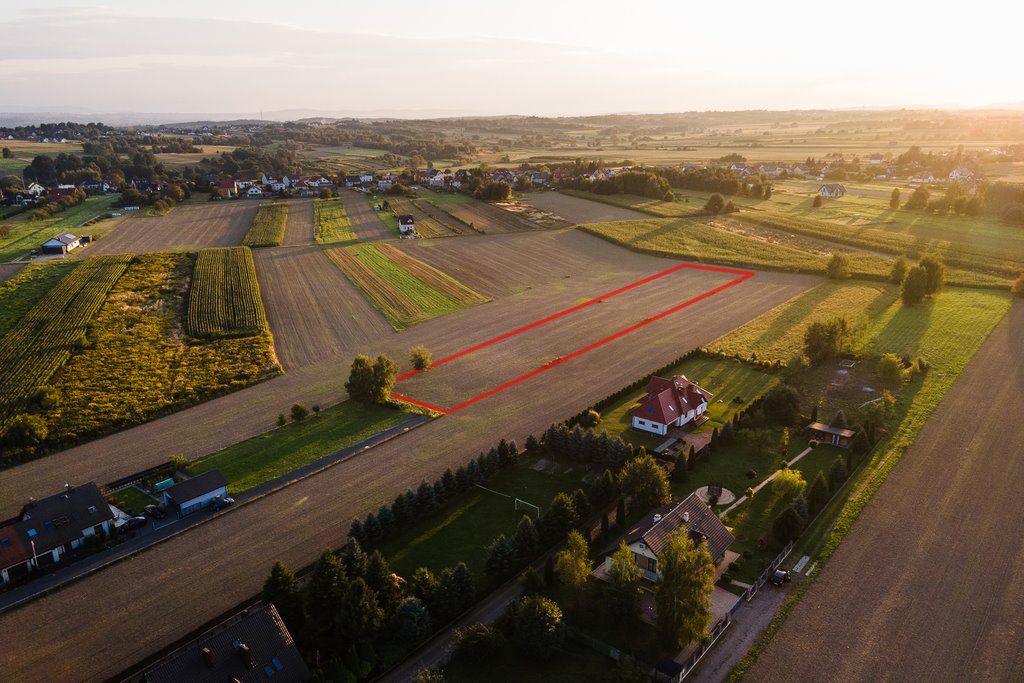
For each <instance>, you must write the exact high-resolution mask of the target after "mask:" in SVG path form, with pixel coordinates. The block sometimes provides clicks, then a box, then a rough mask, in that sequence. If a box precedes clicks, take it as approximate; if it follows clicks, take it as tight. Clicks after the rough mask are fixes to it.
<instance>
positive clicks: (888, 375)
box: [875, 353, 903, 384]
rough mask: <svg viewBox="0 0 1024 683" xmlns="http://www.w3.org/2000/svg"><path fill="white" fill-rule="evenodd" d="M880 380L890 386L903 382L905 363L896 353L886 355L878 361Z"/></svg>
mask: <svg viewBox="0 0 1024 683" xmlns="http://www.w3.org/2000/svg"><path fill="white" fill-rule="evenodd" d="M875 372H877V373H878V378H879V379H881V380H882V381H883V382H886V383H888V384H899V383H900V382H902V381H903V361H902V360H900V357H899V356H897V355H896V354H895V353H885V354H882V357H881V358H879V359H878V365H876V366H875Z"/></svg>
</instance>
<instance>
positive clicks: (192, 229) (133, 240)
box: [85, 200, 257, 255]
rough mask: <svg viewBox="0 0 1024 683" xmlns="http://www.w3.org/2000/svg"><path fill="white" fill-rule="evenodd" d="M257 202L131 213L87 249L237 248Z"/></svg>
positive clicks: (91, 252)
mask: <svg viewBox="0 0 1024 683" xmlns="http://www.w3.org/2000/svg"><path fill="white" fill-rule="evenodd" d="M256 207H257V204H256V203H251V202H248V201H242V200H237V201H219V202H204V203H197V204H186V205H182V206H178V207H177V208H175V209H174V211H172V212H171V213H169V214H167V215H166V216H159V217H158V216H154V217H147V216H131V217H128V218H124V219H123V222H122V223H121V225H120V226H119V227H118V228H117V229H116V230H114V231H113V232H112V233H111V234H110V235H108V236H107V237H106V238H104V239H102V240H100V241H98V242H97V243H96V244H94V245H92V246H90V247H89V248H88V249H86V251H85V254H86V255H94V254H144V253H150V252H167V251H195V250H197V249H207V248H211V247H234V246H237V245H239V244H241V243H242V238H243V237H244V236H245V234H246V231H247V230H248V229H249V226H250V225H251V224H252V219H253V215H254V214H255V213H256Z"/></svg>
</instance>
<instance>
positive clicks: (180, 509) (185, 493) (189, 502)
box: [164, 470, 228, 517]
mask: <svg viewBox="0 0 1024 683" xmlns="http://www.w3.org/2000/svg"><path fill="white" fill-rule="evenodd" d="M227 486H228V482H227V480H226V479H225V478H224V475H223V474H221V473H220V472H218V471H217V470H210V471H209V472H203V473H202V474H199V475H196V476H194V477H191V478H190V479H186V480H185V481H183V482H180V483H178V484H175V485H174V486H172V487H170V488H169V489H167V490H166V491H164V507H166V508H167V509H168V510H170V511H172V512H174V513H175V514H177V515H178V516H179V517H184V516H185V515H190V514H192V513H193V512H199V511H200V510H202V509H203V508H206V507H209V506H211V505H213V504H214V503H215V501H216V500H217V499H224V498H226V497H227V495H228V490H227Z"/></svg>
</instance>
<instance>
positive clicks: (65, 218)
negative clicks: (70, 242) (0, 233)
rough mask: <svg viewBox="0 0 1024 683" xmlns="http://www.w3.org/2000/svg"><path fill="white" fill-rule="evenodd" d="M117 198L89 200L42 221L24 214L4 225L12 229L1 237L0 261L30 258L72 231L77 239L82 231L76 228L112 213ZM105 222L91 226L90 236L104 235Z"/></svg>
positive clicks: (108, 197)
mask: <svg viewBox="0 0 1024 683" xmlns="http://www.w3.org/2000/svg"><path fill="white" fill-rule="evenodd" d="M115 201H117V196H116V195H108V196H104V197H89V198H88V199H86V200H85V201H84V202H82V203H81V204H79V205H78V206H73V207H71V208H70V209H66V210H64V211H61V212H60V213H57V214H54V215H53V216H52V217H51V218H47V219H44V220H40V221H31V220H28V216H29V213H31V212H26V213H23V214H21V215H19V216H17V217H15V218H13V219H11V220H10V221H8V222H7V223H4V224H3V225H4V226H5V227H7V228H8V229H9V234H8V235H7V236H6V237H0V261H12V260H14V259H17V258H19V257H21V256H24V255H26V254H28V252H29V251H31V250H32V249H39V247H40V246H42V244H43V242H45V241H46V240H48V239H50V238H51V237H53V236H54V235H56V234H58V233H61V232H66V231H71V232H75V234H76V235H79V234H81V232H82V231H80V230H79V231H77V232H76V228H77V227H78V226H79V225H81V224H82V223H84V222H85V221H87V220H89V219H90V218H93V217H95V216H98V215H100V214H103V213H106V212H108V211H110V209H111V207H112V206H113V204H114V202H115ZM100 226H102V222H101V223H99V224H97V226H96V227H95V228H94V227H93V226H89V228H88V233H89V234H96V233H98V232H99V231H100Z"/></svg>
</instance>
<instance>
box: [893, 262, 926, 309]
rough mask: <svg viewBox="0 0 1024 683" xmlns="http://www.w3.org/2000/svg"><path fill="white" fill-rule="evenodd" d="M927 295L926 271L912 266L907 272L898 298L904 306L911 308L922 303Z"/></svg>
mask: <svg viewBox="0 0 1024 683" xmlns="http://www.w3.org/2000/svg"><path fill="white" fill-rule="evenodd" d="M927 293H928V271H927V270H925V269H924V267H922V266H914V267H913V268H911V269H910V270H909V271H907V277H906V278H905V279H904V280H903V285H902V286H901V287H900V298H901V299H902V300H903V303H904V305H906V306H913V305H914V304H919V303H921V302H922V301H924V297H925V295H926V294H927Z"/></svg>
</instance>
